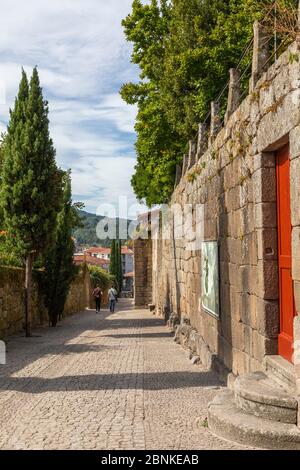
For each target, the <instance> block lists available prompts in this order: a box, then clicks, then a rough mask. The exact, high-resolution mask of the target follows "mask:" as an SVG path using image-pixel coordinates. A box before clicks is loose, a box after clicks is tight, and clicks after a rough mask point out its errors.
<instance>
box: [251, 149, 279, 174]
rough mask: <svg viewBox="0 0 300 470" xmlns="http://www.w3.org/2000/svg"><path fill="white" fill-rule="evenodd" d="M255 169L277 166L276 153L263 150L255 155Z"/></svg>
mask: <svg viewBox="0 0 300 470" xmlns="http://www.w3.org/2000/svg"><path fill="white" fill-rule="evenodd" d="M253 160H254V171H256V170H260V169H261V168H275V154H274V153H272V152H262V153H259V154H257V155H255V156H254V159H253Z"/></svg>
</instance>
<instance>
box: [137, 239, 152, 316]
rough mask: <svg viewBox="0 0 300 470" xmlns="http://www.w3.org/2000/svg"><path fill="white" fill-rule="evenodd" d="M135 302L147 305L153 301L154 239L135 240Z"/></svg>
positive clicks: (141, 305)
mask: <svg viewBox="0 0 300 470" xmlns="http://www.w3.org/2000/svg"><path fill="white" fill-rule="evenodd" d="M134 302H135V306H136V307H145V306H147V305H148V304H150V303H151V302H152V240H151V239H148V240H142V239H137V240H135V241H134Z"/></svg>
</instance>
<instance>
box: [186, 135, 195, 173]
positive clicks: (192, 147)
mask: <svg viewBox="0 0 300 470" xmlns="http://www.w3.org/2000/svg"><path fill="white" fill-rule="evenodd" d="M196 152H197V144H196V142H193V141H192V140H190V141H189V160H188V169H190V168H191V167H192V166H194V165H195V163H196Z"/></svg>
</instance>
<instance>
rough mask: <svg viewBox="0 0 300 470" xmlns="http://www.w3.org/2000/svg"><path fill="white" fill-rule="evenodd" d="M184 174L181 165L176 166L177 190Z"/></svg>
mask: <svg viewBox="0 0 300 470" xmlns="http://www.w3.org/2000/svg"><path fill="white" fill-rule="evenodd" d="M181 174H182V168H181V166H180V165H176V176H175V188H176V186H178V185H179V183H180V179H181Z"/></svg>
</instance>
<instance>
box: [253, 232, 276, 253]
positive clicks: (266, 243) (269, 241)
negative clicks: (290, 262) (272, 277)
mask: <svg viewBox="0 0 300 470" xmlns="http://www.w3.org/2000/svg"><path fill="white" fill-rule="evenodd" d="M256 233H257V256H258V259H259V260H276V259H277V230H276V229H258V230H257V232H256Z"/></svg>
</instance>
